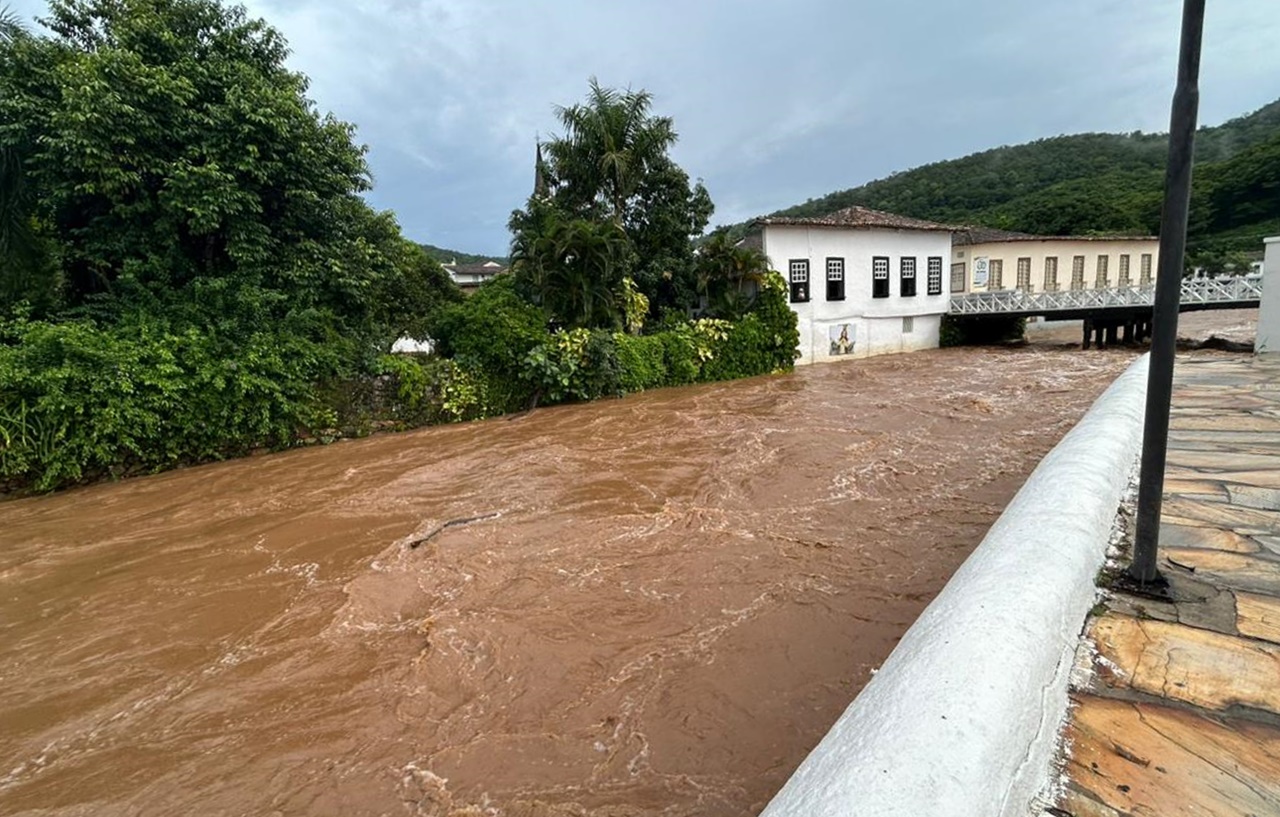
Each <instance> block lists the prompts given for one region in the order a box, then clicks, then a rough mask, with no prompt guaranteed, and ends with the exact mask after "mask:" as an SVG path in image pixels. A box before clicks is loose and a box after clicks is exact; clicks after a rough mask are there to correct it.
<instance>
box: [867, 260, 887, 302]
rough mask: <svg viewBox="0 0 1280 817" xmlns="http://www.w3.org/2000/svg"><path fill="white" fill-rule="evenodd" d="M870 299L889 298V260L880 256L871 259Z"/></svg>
mask: <svg viewBox="0 0 1280 817" xmlns="http://www.w3.org/2000/svg"><path fill="white" fill-rule="evenodd" d="M871 297H872V298H888V297H889V259H888V258H887V257H885V256H882V255H877V256H875V257H874V258H872V259H871Z"/></svg>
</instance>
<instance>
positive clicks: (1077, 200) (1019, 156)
mask: <svg viewBox="0 0 1280 817" xmlns="http://www.w3.org/2000/svg"><path fill="white" fill-rule="evenodd" d="M1166 151H1167V139H1166V137H1165V136H1164V135H1163V134H1144V133H1141V132H1135V133H1131V134H1123V135H1122V134H1105V133H1089V134H1080V135H1076V136H1058V137H1054V138H1052V139H1041V140H1038V141H1036V142H1031V143H1029V144H1025V145H1017V146H1013V147H1000V148H996V149H994V150H987V151H983V152H981V153H975V154H972V155H970V156H966V157H964V158H961V159H954V160H951V161H945V162H936V163H933V164H929V165H924V166H923V167H918V168H916V169H914V170H910V171H906V172H903V173H896V174H894V175H892V176H889V177H888V178H885V179H880V180H877V181H873V182H870V183H868V184H865V185H863V186H861V187H855V188H852V189H848V190H841V191H838V192H835V193H831V194H829V195H826V196H823V197H821V198H817V199H810V200H809V201H807V202H805V203H804V204H800V205H797V206H795V207H789V208H787V209H785V210H780V211H778V214H781V215H794V216H815V215H822V214H825V213H829V212H832V211H835V210H838V209H840V208H842V207H848V206H850V205H853V204H860V205H863V206H867V207H874V208H876V209H880V210H888V211H890V212H894V213H901V214H903V215H908V216H914V217H916V218H926V219H932V220H935V221H941V222H944V223H949V224H981V225H985V226H989V227H998V228H1001V229H1006V230H1016V231H1020V232H1028V233H1038V234H1043V235H1069V234H1090V233H1093V234H1098V233H1139V234H1155V233H1157V232H1158V231H1159V228H1160V203H1161V197H1162V195H1163V182H1164V165H1165V159H1166ZM1196 163H1197V164H1196V168H1195V180H1194V189H1193V196H1192V203H1191V222H1190V228H1189V241H1188V261H1189V263H1191V264H1193V265H1209V266H1215V265H1222V264H1225V263H1233V262H1235V263H1238V255H1239V253H1241V252H1256V251H1257V250H1258V249H1259V247H1260V244H1261V242H1260V238H1261V237H1262V236H1263V235H1267V234H1270V235H1274V234H1275V233H1276V232H1277V231H1278V230H1280V101H1276V102H1273V103H1271V104H1270V105H1267V106H1265V107H1263V108H1262V109H1260V110H1258V111H1256V112H1254V113H1252V114H1249V115H1248V116H1243V117H1240V118H1237V119H1233V120H1231V121H1229V122H1226V123H1224V124H1222V125H1219V126H1217V127H1206V128H1201V129H1200V131H1199V132H1198V133H1197V136H1196ZM744 227H745V225H735V226H733V227H731V228H729V232H730V234H731V235H738V234H741V232H742V230H743V229H744Z"/></svg>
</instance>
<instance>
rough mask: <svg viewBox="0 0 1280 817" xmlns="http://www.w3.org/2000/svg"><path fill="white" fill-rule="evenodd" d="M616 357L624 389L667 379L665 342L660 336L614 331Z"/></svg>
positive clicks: (650, 385) (641, 388)
mask: <svg viewBox="0 0 1280 817" xmlns="http://www.w3.org/2000/svg"><path fill="white" fill-rule="evenodd" d="M613 345H614V350H615V354H616V355H617V360H618V385H619V387H620V388H621V389H622V391H624V392H638V391H644V390H645V389H653V388H657V387H659V386H665V385H666V384H667V382H668V373H667V362H666V357H665V346H664V344H663V339H662V337H660V336H656V335H649V336H640V337H637V336H636V335H625V334H623V333H621V332H616V333H614V336H613Z"/></svg>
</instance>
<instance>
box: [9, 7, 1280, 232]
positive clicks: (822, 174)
mask: <svg viewBox="0 0 1280 817" xmlns="http://www.w3.org/2000/svg"><path fill="white" fill-rule="evenodd" d="M0 2H3V0H0ZM9 2H10V4H11V5H12V6H13V8H14V9H15V10H16V11H19V12H20V13H24V14H28V15H34V14H37V13H40V12H42V11H43V9H44V4H43V2H40V1H39V0H16V2H14V0H9ZM247 5H248V6H249V9H250V11H251V12H252V13H253V14H255V15H259V16H262V17H264V18H266V19H267V21H268V22H270V23H271V24H273V25H274V26H276V27H277V28H279V29H280V30H282V31H283V32H284V34H285V36H286V37H287V38H288V40H289V42H290V44H291V46H292V48H293V56H292V58H291V63H292V66H293V67H294V68H295V69H297V70H299V71H302V72H303V73H305V74H307V75H308V76H310V77H311V79H312V88H311V93H312V96H313V98H314V99H315V100H316V101H317V103H318V105H319V107H320V108H321V110H329V111H333V112H334V113H335V114H337V115H338V116H339V117H341V118H342V119H346V120H348V121H350V122H353V123H355V125H356V126H357V127H358V129H359V138H360V139H361V140H362V141H363V142H365V143H367V144H368V145H369V161H370V164H371V166H372V168H373V173H374V183H375V187H374V191H373V193H372V194H371V196H370V200H371V201H372V203H373V204H374V205H375V206H376V207H378V208H380V209H391V210H394V211H395V212H396V214H397V216H398V218H399V220H400V223H401V225H403V227H404V230H405V233H406V234H407V235H408V236H409V237H411V238H414V239H417V240H419V241H424V242H427V243H431V244H436V245H440V246H444V247H449V248H452V249H457V250H462V251H467V252H478V253H491V254H499V255H503V254H505V253H506V248H507V243H508V240H509V236H508V235H507V232H506V221H507V217H508V215H509V214H510V212H511V210H512V209H514V208H516V207H519V206H521V205H523V203H524V200H525V198H526V197H527V196H528V194H529V192H530V188H531V186H532V183H533V151H534V140H535V137H536V136H537V135H538V134H542V135H544V136H546V135H547V134H552V133H555V132H556V131H557V125H556V119H555V115H554V111H553V105H555V104H571V103H573V102H575V101H578V100H580V99H581V98H582V97H583V96H584V94H585V92H586V87H587V78H588V77H590V76H593V75H594V76H597V77H599V79H600V81H601V82H602V83H603V84H605V85H609V86H617V87H622V86H627V85H630V86H632V87H634V88H644V89H647V90H649V91H650V92H652V93H653V95H654V107H655V111H656V112H657V113H659V114H662V115H667V116H671V117H673V118H674V119H675V125H676V129H677V131H678V132H679V134H680V141H679V143H678V144H677V146H676V148H675V151H674V154H675V158H676V160H677V161H678V162H679V163H680V164H681V165H682V166H683V167H684V168H685V170H687V171H688V173H689V175H690V176H692V177H695V178H701V179H703V180H704V182H705V184H706V185H707V188H708V190H709V191H710V192H711V196H712V198H713V200H714V201H715V203H716V213H715V215H714V216H713V217H712V224H713V225H715V224H721V223H729V222H733V221H739V220H741V219H744V218H747V217H750V216H754V215H760V214H763V213H766V212H769V211H772V210H776V209H778V208H781V207H786V206H788V205H791V204H796V203H799V202H802V201H804V200H805V199H808V198H812V197H816V196H820V195H823V194H825V193H828V192H831V191H833V190H838V189H843V188H847V187H853V186H856V185H859V184H861V183H863V182H866V181H869V180H871V179H875V178H879V177H881V176H885V175H887V174H889V173H892V172H894V171H899V170H907V169H909V168H912V167H914V166H916V165H920V164H924V163H927V162H932V161H938V160H941V159H949V158H955V157H959V156H963V155H965V154H967V153H971V152H973V151H976V150H982V149H985V148H990V147H995V146H997V145H1002V144H1016V143H1019V142H1024V141H1027V140H1030V139H1036V138H1040V137H1045V136H1054V135H1057V134H1061V133H1078V132H1082V131H1131V130H1145V131H1163V130H1165V129H1167V126H1168V116H1169V102H1170V98H1171V94H1172V90H1173V77H1174V70H1175V67H1176V61H1177V40H1178V29H1179V18H1180V14H1181V5H1182V4H1181V1H1180V0H968V2H959V0H890V1H888V2H886V0H875V1H874V2H873V1H872V0H790V1H789V2H788V1H787V0H782V1H781V2H779V1H778V0H771V2H757V1H756V0H737V2H730V1H729V0H684V2H670V1H669V0H633V1H632V2H629V3H617V2H608V0H595V1H594V2H590V1H589V0H539V2H529V0H420V1H419V2H415V1H414V0H250V2H248V3H247ZM1208 5H1209V10H1208V18H1207V21H1206V31H1205V45H1204V58H1203V63H1202V69H1201V82H1200V87H1201V105H1200V121H1201V123H1202V124H1219V123H1221V122H1223V121H1224V120H1226V119H1230V118H1232V117H1234V116H1238V115H1241V114H1244V113H1247V112H1249V111H1252V110H1254V109H1256V108H1258V107H1261V106H1262V105H1264V104H1266V103H1267V102H1270V101H1271V100H1273V99H1275V98H1277V97H1280V14H1277V13H1276V12H1277V10H1278V9H1277V0H1209V4H1208Z"/></svg>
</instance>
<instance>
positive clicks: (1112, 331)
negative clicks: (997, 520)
mask: <svg viewBox="0 0 1280 817" xmlns="http://www.w3.org/2000/svg"><path fill="white" fill-rule="evenodd" d="M1118 328H1119V327H1118V326H1117V325H1116V324H1114V323H1109V324H1107V345H1108V346H1115V345H1116V329H1118Z"/></svg>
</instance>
